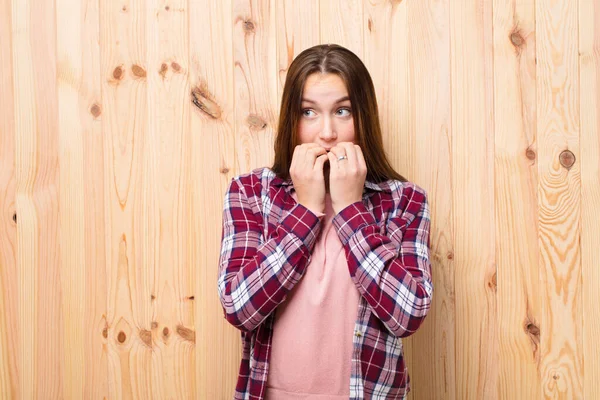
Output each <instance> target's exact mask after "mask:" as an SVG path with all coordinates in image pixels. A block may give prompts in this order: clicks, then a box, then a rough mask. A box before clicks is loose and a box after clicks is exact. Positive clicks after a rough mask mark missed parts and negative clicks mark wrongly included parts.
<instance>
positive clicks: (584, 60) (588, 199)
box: [578, 0, 600, 399]
mask: <svg viewBox="0 0 600 400" xmlns="http://www.w3.org/2000/svg"><path fill="white" fill-rule="evenodd" d="M578 11H579V20H578V21H579V79H580V97H579V99H580V113H579V115H580V121H581V122H580V124H581V126H580V129H581V131H580V141H581V279H582V316H583V318H582V319H583V321H582V323H583V337H582V341H583V398H585V399H597V398H600V363H598V358H597V357H596V356H595V355H596V354H600V342H599V341H598V333H599V332H600V307H598V304H600V269H599V268H598V260H600V230H599V228H598V227H600V212H599V210H598V204H600V138H599V136H598V135H599V132H600V5H599V4H598V2H596V1H592V0H587V1H586V0H580V1H579V10H578Z"/></svg>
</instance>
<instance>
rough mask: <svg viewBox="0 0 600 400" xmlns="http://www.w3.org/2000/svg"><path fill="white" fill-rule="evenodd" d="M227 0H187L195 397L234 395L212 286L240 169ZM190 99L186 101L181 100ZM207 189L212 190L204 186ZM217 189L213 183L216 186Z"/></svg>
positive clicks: (231, 338) (231, 343) (231, 362)
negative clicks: (227, 204) (228, 200)
mask: <svg viewBox="0 0 600 400" xmlns="http://www.w3.org/2000/svg"><path fill="white" fill-rule="evenodd" d="M232 13H233V11H232V1H231V0H226V1H223V0H211V1H209V2H205V4H202V3H200V2H190V19H191V20H192V21H195V23H193V24H190V64H189V65H190V67H189V80H190V86H191V88H190V99H189V100H190V102H191V103H192V107H191V110H190V116H191V144H190V145H191V147H192V149H193V153H194V154H195V155H197V156H196V157H192V160H191V176H190V180H191V185H192V188H193V190H192V195H193V204H194V207H193V209H192V211H191V223H192V231H191V232H190V238H189V240H190V241H191V243H192V248H191V249H190V263H189V267H190V268H192V269H193V270H194V288H195V290H194V292H195V293H196V306H195V307H194V319H195V325H196V332H197V334H196V337H197V338H198V340H197V341H196V351H195V356H196V398H199V399H219V398H231V397H233V391H234V388H235V383H236V381H237V372H238V368H239V359H240V356H241V346H240V343H241V342H240V332H239V331H238V330H237V329H235V328H233V327H232V326H231V325H229V324H228V323H227V322H226V321H225V319H224V318H223V311H222V309H221V304H220V303H219V298H218V293H217V272H218V271H217V270H218V268H217V267H218V260H219V250H220V240H221V233H222V232H221V224H222V215H223V199H224V196H225V191H226V190H227V186H228V185H229V183H230V180H231V178H232V177H233V176H235V175H236V174H238V169H237V166H236V145H235V136H234V124H235V120H234V118H235V115H234V110H235V96H234V85H233V84H234V81H233V69H234V66H233V37H232V31H233V19H232V15H233V14H232ZM186 101H187V100H186ZM208 188H211V189H208ZM213 188H214V190H213Z"/></svg>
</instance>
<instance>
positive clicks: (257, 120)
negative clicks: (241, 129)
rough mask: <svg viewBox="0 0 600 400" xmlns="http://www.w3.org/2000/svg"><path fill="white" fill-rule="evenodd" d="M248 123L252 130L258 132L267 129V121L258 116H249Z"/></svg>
mask: <svg viewBox="0 0 600 400" xmlns="http://www.w3.org/2000/svg"><path fill="white" fill-rule="evenodd" d="M246 123H247V124H248V126H249V127H250V129H252V130H257V131H260V130H263V129H265V128H266V127H267V121H265V120H264V119H263V118H262V117H260V116H258V115H256V114H250V115H248V118H246Z"/></svg>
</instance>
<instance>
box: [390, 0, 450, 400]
mask: <svg viewBox="0 0 600 400" xmlns="http://www.w3.org/2000/svg"><path fill="white" fill-rule="evenodd" d="M448 7H449V2H448V1H441V2H439V1H429V0H427V1H420V2H409V3H407V23H408V36H407V41H408V44H407V46H408V67H409V76H410V79H409V86H408V87H409V91H408V93H407V94H406V95H407V97H408V98H410V104H409V109H408V118H409V134H410V137H411V139H410V140H411V142H413V143H415V145H414V146H415V154H414V156H415V158H414V162H415V164H414V166H413V168H412V171H411V176H412V181H413V182H415V183H416V184H418V185H420V186H421V187H423V188H424V189H425V190H426V191H427V194H428V201H429V205H430V211H431V215H434V216H435V217H434V218H433V221H432V224H431V229H430V241H431V251H430V259H431V262H432V271H433V284H434V288H435V289H434V299H435V300H434V301H433V304H432V308H431V310H430V314H429V315H428V317H427V319H426V320H425V322H424V323H423V325H422V326H421V328H420V329H419V331H417V333H416V334H415V335H413V336H411V337H409V338H407V339H404V343H405V347H406V346H410V347H411V349H412V350H413V352H412V357H411V359H410V360H409V373H410V375H411V387H412V390H411V394H410V396H412V398H413V399H448V400H450V399H454V398H455V395H456V370H455V362H456V360H455V335H456V328H457V327H456V326H455V322H454V321H455V318H456V317H455V315H456V312H455V290H454V281H455V276H454V269H455V265H454V226H453V214H452V194H453V184H452V174H451V171H452V168H451V166H452V148H451V146H452V131H451V120H450V118H451V115H450V62H449V61H450V27H449V21H448V18H449V16H448V10H449V9H448ZM408 156H409V155H408V154H404V150H403V154H402V157H408Z"/></svg>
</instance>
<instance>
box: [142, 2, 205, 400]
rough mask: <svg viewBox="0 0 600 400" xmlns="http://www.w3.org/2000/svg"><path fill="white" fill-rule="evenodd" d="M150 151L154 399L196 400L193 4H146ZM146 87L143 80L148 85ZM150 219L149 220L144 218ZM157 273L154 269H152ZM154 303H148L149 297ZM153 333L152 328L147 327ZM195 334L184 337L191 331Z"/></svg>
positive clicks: (147, 191) (148, 192)
mask: <svg viewBox="0 0 600 400" xmlns="http://www.w3.org/2000/svg"><path fill="white" fill-rule="evenodd" d="M145 4H146V7H147V12H146V16H147V32H149V34H148V36H147V38H146V40H147V61H146V64H140V66H141V67H142V68H144V69H145V70H146V73H145V80H146V82H147V90H148V131H147V134H148V149H147V152H146V154H145V155H146V158H145V165H144V170H145V171H146V173H148V172H150V171H151V175H149V174H147V175H145V178H148V179H147V180H146V179H145V180H144V183H143V187H142V191H143V192H144V193H145V194H144V195H145V196H147V195H150V198H151V199H152V203H151V206H150V210H151V212H152V213H153V214H154V216H155V217H156V220H155V223H156V224H157V225H155V226H154V228H155V229H156V230H155V231H154V232H152V234H153V235H152V236H153V237H152V239H153V240H154V243H153V245H154V246H156V247H155V250H154V251H155V256H156V258H155V260H154V263H153V265H152V267H153V268H154V269H155V270H154V274H153V277H154V280H153V281H152V289H153V290H152V293H153V294H154V295H155V296H156V298H155V300H154V301H152V302H151V304H152V322H155V323H156V324H155V325H154V326H155V328H154V332H155V335H153V342H152V345H153V346H152V350H153V351H152V366H153V368H152V383H153V385H155V386H154V387H153V391H152V392H153V395H155V396H158V397H159V398H178V399H184V398H193V397H195V396H196V393H195V392H196V388H195V378H194V376H195V366H194V354H195V339H194V338H195V331H194V329H193V328H194V310H193V306H192V305H193V301H192V300H190V297H192V296H193V295H194V293H193V281H192V276H193V271H192V270H191V269H190V266H189V265H188V264H187V262H186V261H188V258H187V254H188V251H189V248H190V247H191V246H190V245H189V242H188V240H187V239H188V237H189V232H190V227H189V224H188V221H189V218H188V217H187V216H188V215H189V214H190V211H191V205H192V203H191V200H192V199H191V186H190V185H189V184H188V182H189V180H190V173H191V172H190V163H191V156H192V153H191V150H192V148H191V146H190V144H191V138H190V124H189V121H190V117H189V115H190V114H189V112H190V102H189V101H187V100H188V99H189V97H188V96H189V81H188V71H189V67H188V60H189V42H188V40H189V32H188V18H189V8H188V1H187V0H178V1H177V0H176V1H173V0H171V1H168V2H165V1H162V0H153V1H146V3H145ZM142 81H143V79H142ZM142 215H144V214H142ZM148 267H150V265H148ZM145 301H146V302H148V297H147V295H146V299H145ZM145 329H146V330H152V327H151V326H148V325H147V326H146V327H145ZM184 331H185V332H188V333H187V334H184V333H183V332H184Z"/></svg>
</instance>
